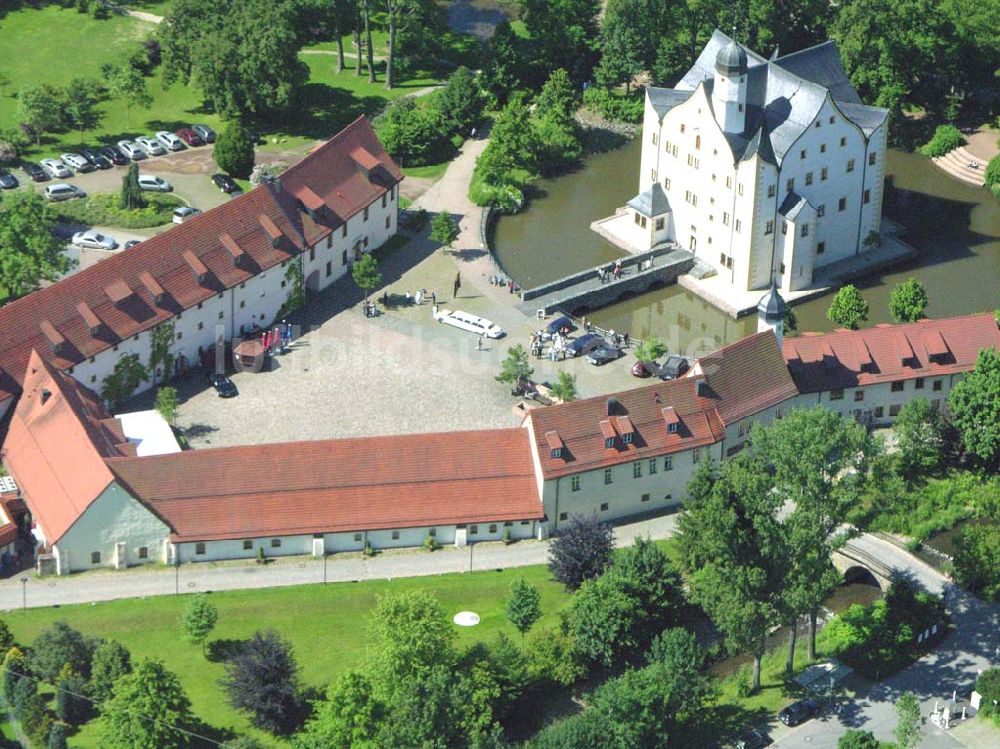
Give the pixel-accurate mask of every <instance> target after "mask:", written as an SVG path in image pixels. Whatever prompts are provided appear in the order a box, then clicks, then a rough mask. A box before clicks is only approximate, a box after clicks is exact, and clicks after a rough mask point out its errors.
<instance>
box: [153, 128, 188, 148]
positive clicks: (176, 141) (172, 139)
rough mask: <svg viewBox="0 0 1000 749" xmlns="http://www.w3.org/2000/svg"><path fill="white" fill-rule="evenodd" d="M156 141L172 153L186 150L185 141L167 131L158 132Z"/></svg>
mask: <svg viewBox="0 0 1000 749" xmlns="http://www.w3.org/2000/svg"><path fill="white" fill-rule="evenodd" d="M156 139H157V140H158V141H160V143H161V144H162V145H163V147H164V148H169V149H170V150H171V151H183V150H184V141H182V140H181V139H180V138H178V137H177V136H176V135H174V134H173V133H171V132H169V131H167V130H161V131H160V132H158V133H157V134H156Z"/></svg>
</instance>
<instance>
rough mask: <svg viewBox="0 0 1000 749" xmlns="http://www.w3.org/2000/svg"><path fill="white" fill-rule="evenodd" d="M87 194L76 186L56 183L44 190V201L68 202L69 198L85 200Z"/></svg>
mask: <svg viewBox="0 0 1000 749" xmlns="http://www.w3.org/2000/svg"><path fill="white" fill-rule="evenodd" d="M85 197H87V193H85V192H84V191H83V190H81V189H80V188H79V187H77V186H76V185H67V184H66V183H65V182H58V183H56V184H54V185H49V186H48V187H46V188H45V199H46V200H69V199H70V198H85Z"/></svg>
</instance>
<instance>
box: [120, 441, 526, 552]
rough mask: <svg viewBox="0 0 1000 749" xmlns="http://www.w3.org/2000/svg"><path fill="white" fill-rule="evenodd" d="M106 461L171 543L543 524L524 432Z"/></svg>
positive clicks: (191, 452)
mask: <svg viewBox="0 0 1000 749" xmlns="http://www.w3.org/2000/svg"><path fill="white" fill-rule="evenodd" d="M107 465H108V466H109V467H110V469H111V470H112V471H113V472H114V474H115V475H116V476H117V477H118V479H119V480H120V481H121V482H122V484H123V485H125V486H126V487H127V488H128V489H129V490H130V491H131V492H132V495H133V496H135V497H137V498H138V499H139V500H140V501H142V502H143V503H144V504H146V505H148V506H149V507H150V508H151V509H152V510H153V511H154V512H155V513H156V514H157V515H158V516H159V517H161V518H162V519H163V520H164V521H165V522H166V523H167V524H168V525H170V526H171V528H172V530H173V539H174V540H175V541H207V540H217V539H227V538H228V539H233V538H255V537H264V536H283V535H297V534H311V533H334V532H344V531H363V530H374V529H395V528H412V527H432V526H436V525H453V524H462V523H485V522H503V521H519V520H533V519H539V518H541V517H542V505H541V502H539V499H538V487H537V484H536V483H535V474H534V467H533V465H532V461H531V447H530V444H529V441H528V434H527V432H526V431H525V430H523V429H518V428H514V429H492V430H484V431H471V432H448V433H438V434H411V435H399V436H391V437H366V438H356V439H340V440H322V441H312V442H293V443H284V444H280V445H252V446H246V447H226V448H215V449H209V450H188V451H185V452H181V453H175V454H172V455H156V456H149V457H142V458H111V459H109V460H108V461H107Z"/></svg>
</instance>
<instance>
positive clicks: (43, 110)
mask: <svg viewBox="0 0 1000 749" xmlns="http://www.w3.org/2000/svg"><path fill="white" fill-rule="evenodd" d="M61 98H62V97H61V96H60V92H59V89H57V88H55V87H54V86H51V85H49V84H47V83H42V84H39V85H37V86H31V87H29V88H23V89H21V90H20V91H19V92H18V94H17V117H18V120H20V121H21V122H22V123H23V124H24V125H27V126H28V127H29V128H30V129H31V131H32V132H33V133H34V135H35V144H36V145H41V143H42V133H44V132H50V131H53V130H57V129H59V128H60V127H62V124H63V113H62V108H61Z"/></svg>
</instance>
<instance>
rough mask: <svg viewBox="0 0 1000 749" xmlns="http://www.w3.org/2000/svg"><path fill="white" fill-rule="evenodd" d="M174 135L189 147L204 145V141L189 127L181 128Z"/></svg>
mask: <svg viewBox="0 0 1000 749" xmlns="http://www.w3.org/2000/svg"><path fill="white" fill-rule="evenodd" d="M174 134H175V135H176V136H177V137H178V138H180V139H181V140H182V141H184V142H185V143H187V144H188V145H189V146H192V147H194V146H203V145H205V140H204V139H203V138H202V137H201V136H200V135H198V133H196V132H195V131H194V130H192V129H191V128H189V127H182V128H181V129H180V130H178V131H177V132H176V133H174Z"/></svg>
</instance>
